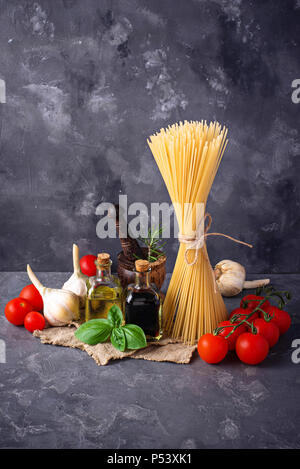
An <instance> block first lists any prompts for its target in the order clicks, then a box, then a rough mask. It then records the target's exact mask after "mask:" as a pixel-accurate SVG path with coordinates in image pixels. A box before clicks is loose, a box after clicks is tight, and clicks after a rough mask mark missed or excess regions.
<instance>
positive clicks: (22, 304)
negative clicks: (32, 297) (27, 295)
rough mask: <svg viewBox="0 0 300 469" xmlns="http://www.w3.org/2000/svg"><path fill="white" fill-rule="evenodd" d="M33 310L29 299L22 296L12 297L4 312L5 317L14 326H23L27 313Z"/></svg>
mask: <svg viewBox="0 0 300 469" xmlns="http://www.w3.org/2000/svg"><path fill="white" fill-rule="evenodd" d="M32 310H33V307H32V306H31V304H30V303H29V301H27V300H25V299H23V298H14V299H13V300H10V301H9V302H8V303H7V305H6V306H5V310H4V314H5V317H6V319H7V320H8V321H9V322H11V323H12V324H14V325H15V326H23V324H24V319H25V316H26V314H27V313H29V312H30V311H32Z"/></svg>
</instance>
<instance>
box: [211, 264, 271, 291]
mask: <svg viewBox="0 0 300 469" xmlns="http://www.w3.org/2000/svg"><path fill="white" fill-rule="evenodd" d="M214 273H215V277H216V283H217V285H218V288H219V291H220V293H221V295H223V296H235V295H238V294H239V293H240V292H241V291H242V290H243V288H257V287H263V286H264V285H268V283H270V279H260V280H251V281H245V279H246V270H245V268H244V267H243V266H242V265H241V264H239V263H238V262H234V261H230V260H223V261H220V262H218V264H217V265H216V266H215V269H214Z"/></svg>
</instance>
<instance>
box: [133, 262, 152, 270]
mask: <svg viewBox="0 0 300 469" xmlns="http://www.w3.org/2000/svg"><path fill="white" fill-rule="evenodd" d="M135 270H136V271H137V272H147V271H148V270H149V262H148V261H144V260H143V259H139V260H138V261H135Z"/></svg>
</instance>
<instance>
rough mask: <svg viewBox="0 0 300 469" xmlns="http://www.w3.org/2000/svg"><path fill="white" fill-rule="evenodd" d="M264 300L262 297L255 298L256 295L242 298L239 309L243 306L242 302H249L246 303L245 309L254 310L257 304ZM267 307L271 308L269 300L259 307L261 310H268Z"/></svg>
mask: <svg viewBox="0 0 300 469" xmlns="http://www.w3.org/2000/svg"><path fill="white" fill-rule="evenodd" d="M263 299H264V296H257V295H246V296H244V298H242V300H241V308H242V307H243V305H244V301H249V300H250V301H249V302H248V303H246V305H247V308H248V309H254V308H256V306H258V305H259V303H260V302H261V300H263ZM269 306H271V304H270V302H269V300H266V301H265V302H264V303H263V304H262V305H261V309H263V310H265V309H266V308H268V307H269Z"/></svg>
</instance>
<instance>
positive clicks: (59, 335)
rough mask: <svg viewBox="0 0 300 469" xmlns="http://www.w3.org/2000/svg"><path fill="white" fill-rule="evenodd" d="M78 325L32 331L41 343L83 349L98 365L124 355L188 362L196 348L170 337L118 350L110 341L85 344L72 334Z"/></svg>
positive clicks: (144, 358)
mask: <svg viewBox="0 0 300 469" xmlns="http://www.w3.org/2000/svg"><path fill="white" fill-rule="evenodd" d="M78 326H79V324H77V323H73V324H72V325H70V326H68V327H49V328H48V329H44V330H43V331H38V330H37V331H34V333H33V335H34V336H35V337H38V338H39V339H40V340H41V342H42V343H43V344H52V345H61V346H63V347H71V348H79V349H81V350H84V351H85V352H87V353H88V355H90V356H91V357H92V358H93V359H94V360H95V362H96V363H97V365H99V366H100V365H107V363H108V362H109V361H110V360H117V359H120V360H122V359H123V358H126V357H129V358H137V359H143V360H151V361H155V362H174V363H189V362H190V360H191V358H192V355H193V352H194V350H195V349H196V348H197V346H196V345H185V344H183V343H182V342H179V341H176V340H173V339H170V338H163V339H162V340H160V341H159V342H150V343H149V344H148V346H147V347H146V348H144V349H140V350H130V351H127V352H120V351H119V350H117V349H115V348H114V347H113V346H112V345H111V344H110V343H104V344H97V345H87V344H84V343H83V342H80V340H78V339H77V338H76V337H75V334H74V332H75V330H76V328H77V327H78Z"/></svg>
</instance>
